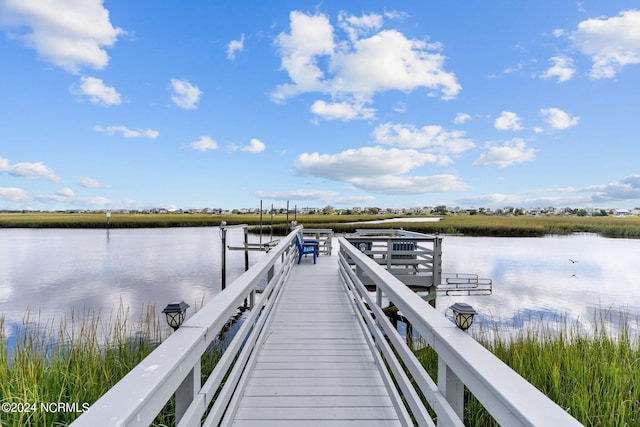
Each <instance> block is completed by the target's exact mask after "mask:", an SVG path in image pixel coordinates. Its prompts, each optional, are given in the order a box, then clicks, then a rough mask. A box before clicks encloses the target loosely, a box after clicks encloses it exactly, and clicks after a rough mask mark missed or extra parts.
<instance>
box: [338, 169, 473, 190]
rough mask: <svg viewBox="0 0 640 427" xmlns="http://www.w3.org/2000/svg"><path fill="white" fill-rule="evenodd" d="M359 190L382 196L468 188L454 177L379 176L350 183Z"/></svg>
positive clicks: (446, 175)
mask: <svg viewBox="0 0 640 427" xmlns="http://www.w3.org/2000/svg"><path fill="white" fill-rule="evenodd" d="M351 182H352V183H353V185H354V186H355V187H357V188H359V189H362V190H367V191H371V192H375V193H384V194H421V193H438V192H446V191H459V190H466V189H468V188H470V187H469V185H467V184H466V183H465V182H464V181H463V180H462V179H460V178H459V177H457V176H455V175H450V174H443V175H431V176H397V175H395V176H392V175H389V176H379V177H374V178H371V179H361V178H359V179H354V180H352V181H351Z"/></svg>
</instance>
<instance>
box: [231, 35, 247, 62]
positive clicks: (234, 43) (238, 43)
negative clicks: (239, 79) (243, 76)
mask: <svg viewBox="0 0 640 427" xmlns="http://www.w3.org/2000/svg"><path fill="white" fill-rule="evenodd" d="M243 49H244V34H241V35H240V40H231V41H230V42H229V43H228V44H227V59H230V60H231V61H233V60H235V59H236V53H237V52H242V50H243Z"/></svg>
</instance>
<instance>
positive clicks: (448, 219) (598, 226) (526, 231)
mask: <svg viewBox="0 0 640 427" xmlns="http://www.w3.org/2000/svg"><path fill="white" fill-rule="evenodd" d="M287 219H288V220H289V221H290V222H291V221H293V220H294V219H295V220H296V221H297V223H298V224H300V225H303V226H305V227H307V228H331V229H333V230H334V231H335V232H338V233H351V232H354V231H355V230H356V228H363V227H369V228H394V227H397V228H399V227H403V228H404V229H406V230H412V231H417V232H422V233H427V234H433V233H440V234H462V235H465V236H496V237H541V236H546V235H568V234H572V233H597V234H600V235H601V236H604V237H619V238H640V217H635V216H631V217H623V218H621V217H614V216H598V217H589V216H543V215H541V216H532V215H519V216H503V215H467V214H449V215H442V216H438V217H435V216H432V217H428V216H414V215H405V216H402V217H398V215H397V214H394V215H392V214H388V215H373V214H359V215H338V214H328V215H323V214H304V215H303V214H299V215H294V214H289V216H288V218H287V216H286V215H284V214H278V215H274V216H273V233H275V234H284V233H285V232H286V230H287V224H286V221H287ZM222 221H225V222H226V223H227V224H229V225H237V224H247V225H249V226H250V227H252V231H253V232H257V231H258V228H259V226H260V216H259V215H258V214H229V215H212V214H189V213H175V214H148V213H136V214H119V213H113V214H112V215H111V217H110V218H109V221H107V218H106V216H105V214H104V213H82V214H75V213H74V214H67V213H1V214H0V228H85V229H86V228H96V229H122V228H166V227H216V226H219V225H220V223H221V222H222ZM371 221H376V222H377V223H373V222H371ZM271 224H272V219H271V216H270V215H266V214H265V215H263V217H262V227H263V232H264V233H268V232H270V228H271Z"/></svg>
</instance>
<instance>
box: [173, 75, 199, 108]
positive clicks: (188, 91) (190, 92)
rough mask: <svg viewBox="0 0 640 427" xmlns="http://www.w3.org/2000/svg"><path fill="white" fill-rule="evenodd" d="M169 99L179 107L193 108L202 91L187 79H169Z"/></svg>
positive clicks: (196, 104)
mask: <svg viewBox="0 0 640 427" xmlns="http://www.w3.org/2000/svg"><path fill="white" fill-rule="evenodd" d="M171 90H172V93H171V100H172V101H173V102H174V104H176V105H177V106H178V107H180V108H184V109H185V110H195V109H196V108H197V106H198V101H200V97H201V96H202V91H201V90H200V89H199V88H198V87H197V86H194V85H192V84H191V83H189V82H188V81H187V80H179V79H171Z"/></svg>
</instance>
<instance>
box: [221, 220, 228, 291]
mask: <svg viewBox="0 0 640 427" xmlns="http://www.w3.org/2000/svg"><path fill="white" fill-rule="evenodd" d="M225 225H226V224H220V232H221V238H222V248H221V249H222V252H221V254H222V256H221V258H222V286H221V287H222V290H223V291H224V288H226V286H227V230H226V229H225Z"/></svg>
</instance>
